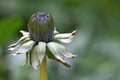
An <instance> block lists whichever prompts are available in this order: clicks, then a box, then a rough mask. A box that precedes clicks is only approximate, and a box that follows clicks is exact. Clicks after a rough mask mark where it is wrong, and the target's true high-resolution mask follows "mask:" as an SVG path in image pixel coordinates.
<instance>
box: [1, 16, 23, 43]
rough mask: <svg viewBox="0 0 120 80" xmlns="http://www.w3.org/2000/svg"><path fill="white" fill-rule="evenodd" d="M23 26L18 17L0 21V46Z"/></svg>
mask: <svg viewBox="0 0 120 80" xmlns="http://www.w3.org/2000/svg"><path fill="white" fill-rule="evenodd" d="M22 25H23V20H22V18H21V17H18V16H11V17H7V18H4V19H1V20H0V44H2V43H4V42H6V41H9V40H10V38H11V37H12V36H13V35H14V34H15V33H16V31H18V29H19V28H20V27H22Z"/></svg>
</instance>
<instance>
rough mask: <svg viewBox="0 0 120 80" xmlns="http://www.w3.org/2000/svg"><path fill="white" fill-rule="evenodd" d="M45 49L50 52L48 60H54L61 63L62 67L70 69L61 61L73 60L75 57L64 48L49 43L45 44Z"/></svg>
mask: <svg viewBox="0 0 120 80" xmlns="http://www.w3.org/2000/svg"><path fill="white" fill-rule="evenodd" d="M47 47H48V48H49V50H50V52H51V55H50V54H48V57H49V58H52V59H55V60H56V61H58V62H61V63H62V64H63V65H65V66H67V67H70V65H69V64H68V63H67V62H66V61H65V60H64V59H63V57H66V58H73V57H75V56H74V55H72V54H71V53H69V52H68V51H67V49H66V48H65V47H64V46H62V45H60V44H58V43H55V42H49V43H47Z"/></svg>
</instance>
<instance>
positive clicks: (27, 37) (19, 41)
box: [8, 35, 29, 48]
mask: <svg viewBox="0 0 120 80" xmlns="http://www.w3.org/2000/svg"><path fill="white" fill-rule="evenodd" d="M25 39H29V36H28V35H26V36H22V37H21V38H20V39H19V40H18V41H17V42H16V43H14V44H11V45H10V46H8V48H11V47H15V46H16V45H18V44H19V43H21V42H23V41H24V40H25Z"/></svg>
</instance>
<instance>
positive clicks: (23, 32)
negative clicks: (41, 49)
mask: <svg viewBox="0 0 120 80" xmlns="http://www.w3.org/2000/svg"><path fill="white" fill-rule="evenodd" d="M20 33H22V35H23V36H25V35H28V34H29V33H28V32H26V31H23V30H20Z"/></svg>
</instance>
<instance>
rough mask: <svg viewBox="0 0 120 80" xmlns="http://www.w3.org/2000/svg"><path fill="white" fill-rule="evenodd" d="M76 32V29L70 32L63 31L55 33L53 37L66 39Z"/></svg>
mask: <svg viewBox="0 0 120 80" xmlns="http://www.w3.org/2000/svg"><path fill="white" fill-rule="evenodd" d="M75 33H76V30H75V31H73V32H72V33H63V34H56V35H55V36H54V39H68V38H70V37H71V36H74V35H75Z"/></svg>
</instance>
